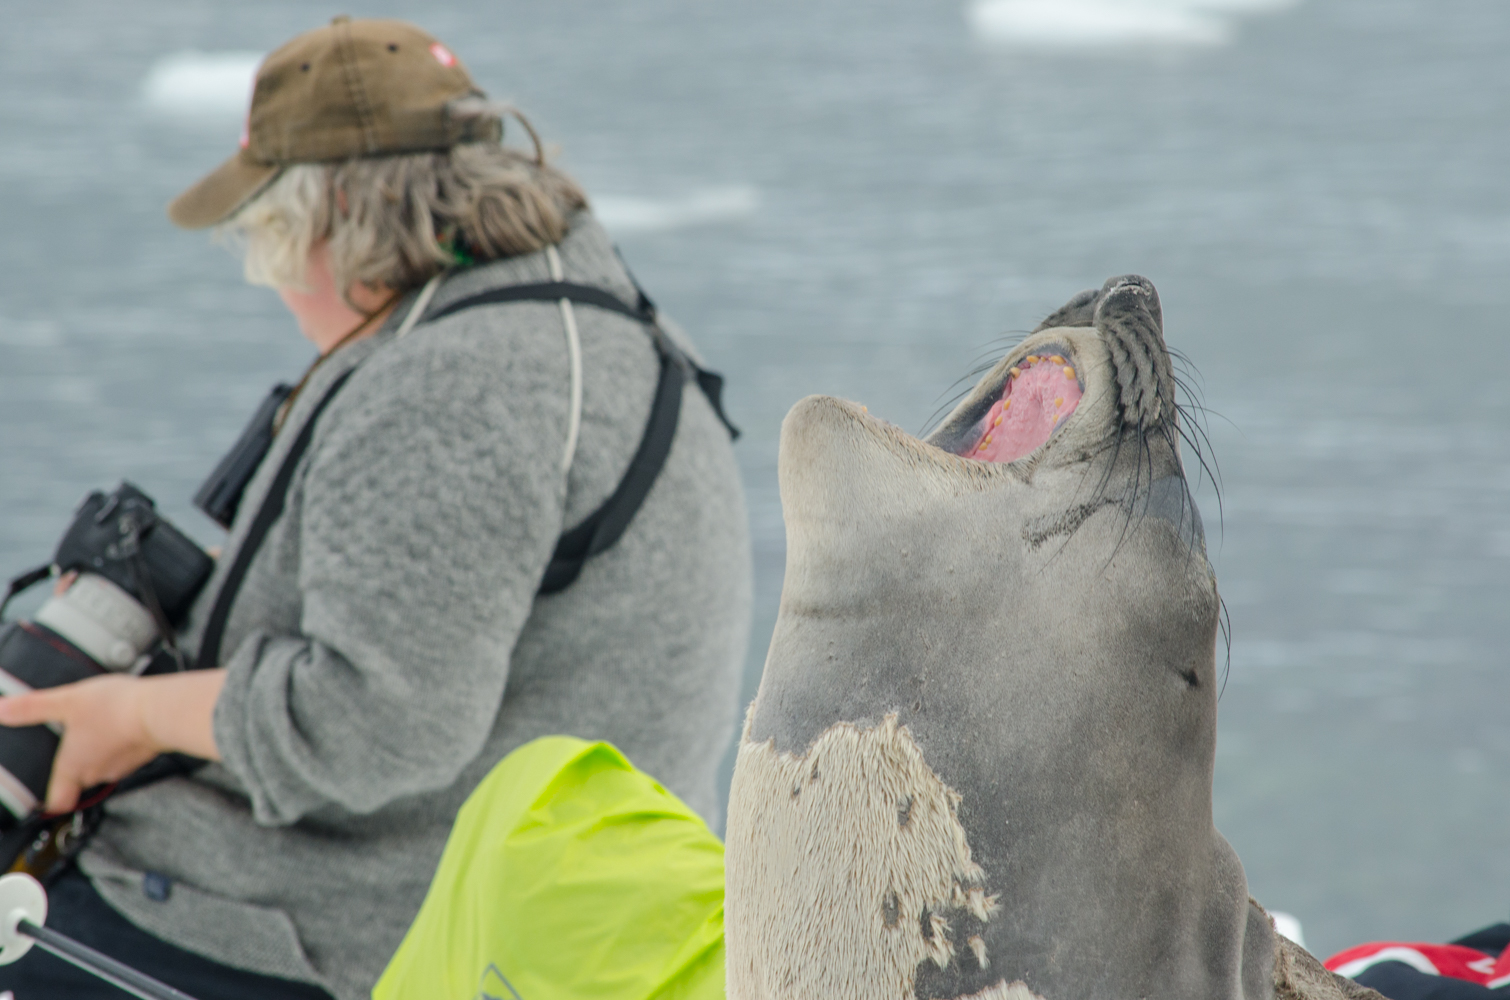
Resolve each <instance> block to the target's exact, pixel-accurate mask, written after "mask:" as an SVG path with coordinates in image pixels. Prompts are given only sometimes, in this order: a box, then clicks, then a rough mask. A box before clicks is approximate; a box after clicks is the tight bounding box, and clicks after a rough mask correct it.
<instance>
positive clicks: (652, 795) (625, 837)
mask: <svg viewBox="0 0 1510 1000" xmlns="http://www.w3.org/2000/svg"><path fill="white" fill-rule="evenodd" d="M352 919H357V920H359V919H361V914H352ZM505 980H507V982H505ZM509 983H511V984H512V985H513V987H514V989H515V990H517V991H518V994H519V996H520V997H521V998H522V1000H650V998H655V1000H714V998H721V997H722V996H723V995H724V849H723V844H722V843H720V842H719V840H718V838H717V837H715V836H714V835H713V833H712V832H711V831H710V830H709V829H708V827H707V825H706V824H705V823H704V822H703V821H702V819H700V818H699V817H698V816H697V814H696V813H694V812H692V810H690V809H688V808H687V807H686V806H685V805H683V804H682V803H681V801H680V800H678V799H677V798H676V796H674V795H672V794H671V793H670V792H668V791H666V789H664V788H662V787H661V786H660V785H659V784H658V783H657V782H656V781H655V779H653V778H651V777H650V776H649V775H646V774H644V773H642V772H640V771H637V770H635V769H634V766H633V765H632V764H630V763H629V761H628V760H626V759H625V758H624V755H623V754H621V753H619V751H618V750H616V749H614V748H613V747H612V746H609V745H608V744H607V743H587V742H584V741H582V740H578V739H572V738H570V737H565V736H547V737H545V738H543V739H538V740H535V741H534V742H532V743H527V744H525V745H524V746H522V747H520V748H519V749H517V750H515V751H514V752H513V753H511V754H509V755H508V756H507V757H505V758H504V759H503V760H502V761H501V762H500V763H499V764H498V766H497V767H495V768H494V769H493V770H492V772H491V773H490V774H489V775H488V776H487V778H486V779H485V780H484V781H483V782H482V784H481V785H479V786H478V787H477V790H476V791H475V792H473V793H472V795H471V797H470V798H468V799H467V802H466V804H465V805H464V806H462V809H461V813H460V814H459V815H458V816H457V818H456V825H455V826H454V827H452V829H451V837H450V839H449V840H448V841H447V842H446V849H445V853H444V854H443V855H442V856H441V861H440V868H439V869H438V870H437V872H436V874H435V879H434V880H433V881H432V882H431V884H430V892H429V894H428V895H427V896H426V897H425V902H424V905H423V906H422V907H420V911H419V916H418V917H416V918H415V920H414V923H413V925H412V926H410V928H409V933H408V934H407V935H406V936H405V937H404V941H403V943H402V944H401V945H400V946H399V949H398V952H397V953H396V954H395V955H394V956H393V960H392V961H391V962H389V963H388V968H387V969H386V970H384V972H383V976H382V978H381V979H380V980H378V984H377V986H376V987H375V988H374V989H373V991H372V996H373V1000H493V998H497V1000H513V995H512V994H511V992H510V991H509V989H508V984H509Z"/></svg>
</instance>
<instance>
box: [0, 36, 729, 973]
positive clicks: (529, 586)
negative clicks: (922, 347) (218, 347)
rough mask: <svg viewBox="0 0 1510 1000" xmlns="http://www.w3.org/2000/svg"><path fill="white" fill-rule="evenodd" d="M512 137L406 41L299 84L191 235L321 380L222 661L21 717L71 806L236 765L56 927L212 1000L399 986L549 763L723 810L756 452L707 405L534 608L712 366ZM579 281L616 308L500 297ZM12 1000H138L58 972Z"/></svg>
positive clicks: (129, 820)
mask: <svg viewBox="0 0 1510 1000" xmlns="http://www.w3.org/2000/svg"><path fill="white" fill-rule="evenodd" d="M501 132H502V128H501V123H500V120H499V118H498V117H497V115H496V113H495V112H494V111H493V110H491V109H490V107H489V106H488V104H487V102H486V101H484V100H483V99H482V98H481V95H480V94H479V92H478V91H477V90H476V88H475V86H474V85H473V84H472V81H471V79H470V77H469V76H468V75H467V73H466V70H465V69H464V67H462V65H461V64H460V63H459V62H458V61H457V60H456V58H455V56H453V55H452V54H451V52H450V51H449V50H448V49H446V48H445V47H444V46H443V45H441V44H440V43H439V42H437V41H435V40H434V39H433V38H431V37H430V36H429V35H426V34H425V33H424V32H422V31H419V30H418V29H416V28H414V27H412V26H410V25H406V24H403V23H401V22H394V21H350V20H346V19H337V20H336V21H335V22H333V23H332V24H331V25H329V26H327V27H325V28H321V29H319V30H316V31H313V32H310V33H308V34H306V35H302V36H300V37H299V38H296V39H294V40H293V41H291V42H289V43H288V44H287V45H285V46H284V47H282V48H280V49H279V50H278V51H276V52H274V53H273V54H272V55H270V56H269V57H268V58H267V60H266V61H265V62H264V64H263V66H262V68H261V69H260V70H259V73H258V79H257V85H256V90H255V92H254V96H253V99H252V106H251V112H250V115H249V118H248V128H247V133H246V135H245V136H244V137H243V140H242V149H241V151H240V152H239V153H238V154H237V155H236V156H235V157H233V158H232V159H231V160H230V161H229V162H227V163H226V164H224V165H223V166H222V167H221V168H219V169H218V170H216V171H215V172H213V173H212V174H210V175H209V176H208V177H206V178H205V179H204V180H203V181H201V182H200V183H199V184H197V185H195V187H193V188H191V189H190V190H189V191H187V192H186V193H185V194H184V195H182V196H181V197H180V198H179V199H178V200H177V201H176V202H175V203H174V204H173V206H172V207H171V208H170V215H171V216H172V218H173V219H174V221H175V222H177V223H179V224H180V225H185V226H189V227H202V226H209V225H217V224H218V225H222V226H224V227H226V228H228V229H229V230H231V231H232V232H234V233H237V234H240V235H241V236H242V237H243V238H244V240H245V248H246V272H247V277H248V278H249V279H250V280H252V281H254V282H258V283H263V284H268V285H272V286H274V287H276V288H277V289H278V291H279V294H280V296H281V297H282V299H283V301H284V303H285V304H286V305H287V306H288V308H289V310H290V312H291V313H292V314H293V315H294V317H295V319H296V320H297V322H298V325H299V328H300V329H301V331H303V333H304V335H305V336H306V337H308V338H309V339H310V340H311V341H313V342H314V344H315V345H316V347H317V348H318V349H319V351H320V358H319V359H318V361H317V362H316V364H315V366H314V367H313V368H312V370H311V371H310V372H309V373H308V374H307V376H306V378H305V380H304V382H303V383H302V385H301V386H300V387H299V389H298V390H297V391H296V393H295V394H294V396H293V398H292V399H291V400H290V401H289V402H288V403H287V404H286V405H285V406H284V409H283V412H282V420H281V425H280V427H279V429H278V432H277V436H276V438H275V440H274V442H273V445H272V448H271V450H270V451H269V453H268V454H267V456H266V458H265V459H264V460H263V461H262V463H261V465H260V466H259V467H258V470H257V473H256V474H255V476H254V477H253V478H252V479H251V481H250V483H249V484H248V485H247V487H246V490H245V494H244V498H243V499H242V501H241V503H240V505H239V508H238V511H237V514H236V518H235V521H234V522H233V524H232V526H231V530H230V534H229V537H228V540H227V544H226V547H225V552H224V554H223V555H222V556H221V558H220V560H219V565H218V568H217V571H216V575H215V577H214V578H212V580H211V582H210V584H209V586H208V587H207V588H206V590H205V592H204V593H203V594H202V595H201V597H200V599H199V602H198V604H197V605H196V609H195V611H194V613H193V615H192V617H191V622H190V625H189V626H188V627H187V628H186V629H185V632H184V635H183V636H182V637H181V638H182V644H183V645H184V646H185V647H186V648H187V649H188V650H190V651H191V652H193V651H195V650H196V649H197V651H198V655H199V665H200V666H202V667H206V668H207V669H202V670H196V671H190V672H186V673H182V674H171V675H165V676H156V677H147V678H132V677H123V676H110V677H105V678H101V679H98V680H94V681H88V682H84V683H81V684H77V685H72V686H69V687H66V688H57V689H52V690H49V691H45V692H36V693H33V694H29V695H23V696H19V697H15V698H9V699H3V700H0V723H4V724H7V725H25V724H34V723H36V722H38V721H44V720H45V721H50V722H54V723H58V724H61V725H62V726H63V727H64V736H63V742H62V747H61V749H60V752H59V754H58V757H57V761H56V764H55V767H54V772H53V778H52V784H51V787H50V789H49V794H48V801H49V806H50V807H51V808H53V809H67V808H69V807H71V806H72V805H73V804H74V803H75V801H76V799H77V797H78V793H79V790H80V789H82V788H87V787H89V786H92V785H95V784H98V783H101V782H105V781H111V780H115V779H118V778H120V777H122V776H124V775H126V774H128V773H131V772H132V771H134V770H135V769H136V768H137V767H139V766H141V765H142V764H144V763H146V762H147V761H149V760H151V759H152V758H154V757H156V756H157V755H158V754H161V753H164V752H168V751H176V752H181V753H186V754H190V755H193V756H195V757H199V758H203V759H205V760H207V761H211V762H213V763H211V764H209V765H208V766H205V767H203V768H202V769H200V770H198V771H195V772H193V773H192V774H190V775H187V776H180V777H176V778H172V779H170V780H165V781H161V782H158V783H156V784H153V785H150V786H148V787H146V788H143V789H140V790H137V791H133V792H130V793H126V794H121V795H118V796H116V797H115V798H113V799H111V800H110V801H109V803H108V806H107V814H106V818H105V820H104V822H103V824H102V826H101V827H100V829H99V832H98V833H97V835H96V836H95V838H94V839H93V841H92V842H91V844H90V846H89V847H88V849H87V850H86V851H85V852H84V853H83V855H82V856H81V859H80V864H79V869H80V872H79V873H72V874H70V875H68V876H65V877H64V878H63V879H62V880H61V881H60V882H59V883H58V884H57V885H56V886H55V887H54V889H53V893H52V906H53V909H52V913H51V915H50V917H49V923H51V924H53V925H55V926H57V927H59V928H60V929H61V930H63V931H65V932H67V933H71V934H74V935H75V936H77V937H79V938H81V939H83V940H85V941H86V942H88V943H92V944H94V945H95V946H96V947H99V948H101V950H104V951H106V952H107V953H111V954H114V955H116V956H117V957H120V958H122V959H123V960H126V961H128V962H130V963H131V964H134V965H136V966H137V967H139V968H142V969H143V971H146V972H148V973H150V974H152V975H155V976H157V977H159V978H161V979H164V980H166V981H168V982H169V983H171V984H173V985H175V986H178V987H179V988H180V989H184V990H186V991H188V992H190V993H195V992H198V993H200V994H201V995H203V996H204V997H205V998H206V1000H208V998H210V997H216V998H226V1000H231V998H240V997H245V998H253V997H272V996H278V997H328V996H334V997H338V998H341V1000H356V998H358V997H365V996H367V995H368V993H369V991H370V990H371V988H372V985H373V983H374V982H375V981H376V979H377V977H378V974H379V973H380V972H381V971H382V968H383V966H384V964H385V962H386V961H387V959H388V957H389V956H390V955H391V954H392V952H393V949H394V948H395V947H396V946H397V944H398V942H399V940H400V939H401V937H402V936H403V933H404V930H405V928H406V927H407V925H408V924H409V922H410V920H411V919H412V918H413V916H414V914H415V912H416V910H417V909H418V907H419V904H420V901H421V899H422V898H423V895H424V892H425V888H426V886H427V884H428V882H429V879H430V876H431V873H432V872H433V871H434V867H435V863H436V861H437V859H438V858H439V856H440V852H441V848H442V846H443V845H444V842H445V837H446V833H447V831H448V830H449V827H450V824H451V821H452V819H453V818H454V816H455V814H456V811H457V809H458V808H459V807H460V805H461V803H462V801H463V800H464V799H465V798H466V796H467V794H468V793H469V792H470V791H471V790H472V788H473V787H475V786H476V784H477V783H478V782H479V781H480V780H481V779H482V777H483V776H484V775H486V774H487V773H488V771H489V770H490V769H491V768H492V766H493V765H494V764H495V763H497V762H498V761H499V760H500V759H501V758H502V757H503V756H504V755H505V754H506V753H508V752H509V751H510V750H511V749H513V748H514V747H517V746H519V745H521V744H523V743H524V742H526V741H528V740H530V739H533V738H535V737H537V736H541V735H545V734H552V733H562V734H570V735H575V736H580V737H583V738H586V739H593V740H598V739H601V740H607V741H609V742H611V743H613V744H615V745H616V746H618V747H619V748H621V749H622V750H623V751H624V752H625V754H627V756H628V757H629V758H630V759H631V760H633V761H634V762H635V764H637V765H639V766H640V767H642V768H643V769H644V770H646V771H647V772H649V773H651V774H653V775H655V776H656V777H657V778H658V779H659V780H660V781H661V782H663V783H664V784H665V785H666V786H667V787H668V788H669V789H671V790H672V791H673V792H675V793H677V794H678V795H679V796H681V798H682V799H683V800H685V801H686V802H687V803H688V804H690V805H691V806H692V807H693V808H694V809H697V810H698V811H699V812H701V813H702V814H703V815H704V816H705V817H707V816H710V815H711V814H712V812H713V810H714V809H715V808H716V803H717V793H716V789H715V785H714V782H715V772H716V768H717V765H718V761H719V759H720V757H721V756H722V753H723V750H724V747H725V746H726V744H727V741H728V739H729V736H730V735H731V731H732V727H733V723H734V718H733V716H734V712H735V704H734V701H735V697H736V693H735V692H736V689H737V677H738V671H739V664H740V662H741V660H742V657H743V653H744V647H745V639H746V634H747V630H748V616H749V602H750V580H749V578H750V567H749V546H748V539H747V535H746V524H745V514H744V510H743V504H742V497H741V491H740V486H739V482H738V475H737V471H736V467H735V464H734V460H733V455H732V450H731V449H730V447H729V434H728V433H727V431H726V429H725V427H724V425H723V424H722V423H721V422H720V416H719V414H718V413H717V412H716V410H715V408H714V406H713V405H710V399H709V398H708V397H705V394H704V393H702V392H698V391H682V392H681V393H680V396H679V398H680V404H681V405H680V414H679V417H677V416H676V415H675V410H674V409H673V411H672V412H673V417H672V419H673V421H674V422H673V424H672V425H671V426H673V427H674V428H675V437H674V439H672V441H671V443H670V451H669V454H668V455H666V457H665V461H664V465H663V466H662V467H661V468H660V469H659V471H658V473H656V474H655V475H654V480H653V486H651V487H650V491H649V493H648V495H647V496H645V498H644V500H643V503H642V504H641V505H640V506H639V507H638V509H637V510H634V511H633V512H632V517H631V518H630V520H629V522H628V526H627V528H626V529H625V530H624V532H623V534H622V536H621V537H618V538H617V540H616V542H615V543H614V544H612V545H611V546H609V547H607V548H606V549H605V550H603V551H600V552H599V551H596V550H595V549H594V550H591V552H590V558H587V559H586V561H585V563H583V564H581V566H580V575H578V576H576V577H575V579H574V580H571V581H570V582H569V583H568V584H567V585H565V586H563V587H560V588H559V589H556V590H555V592H548V593H541V594H540V595H539V596H537V591H541V590H542V580H545V581H546V583H547V584H550V581H551V580H552V579H556V577H557V576H559V574H558V573H557V570H558V569H559V567H558V566H557V564H556V562H553V554H555V553H556V550H557V544H558V541H559V540H560V539H561V538H562V536H563V533H565V532H568V531H569V529H571V528H572V527H573V526H576V525H578V524H580V523H581V522H583V520H584V519H586V518H588V517H589V516H590V515H591V514H593V512H594V511H596V510H598V509H599V508H600V506H601V505H603V504H604V501H605V499H606V498H609V497H610V495H611V494H615V493H616V490H618V489H619V487H620V485H621V482H622V481H624V480H625V476H626V470H627V469H630V467H631V459H632V458H634V457H635V456H636V455H637V453H638V452H641V451H643V450H644V448H642V447H641V446H642V442H643V440H646V434H645V432H646V426H647V423H646V421H647V419H648V416H649V414H650V413H651V411H652V408H653V404H654V403H655V402H656V400H657V399H658V398H660V397H659V396H658V391H660V390H661V389H662V388H663V387H664V386H665V385H666V384H668V383H667V381H666V374H665V373H666V372H668V371H675V372H680V371H682V370H683V369H681V368H675V367H672V368H668V367H666V366H665V365H663V364H662V363H661V361H660V360H659V358H660V354H658V352H657V350H656V346H657V344H661V345H662V346H663V349H662V352H661V353H663V354H666V355H667V356H668V357H669V356H674V355H675V354H676V348H675V346H674V345H673V344H671V343H670V342H668V341H665V340H660V339H657V338H662V337H663V336H664V335H663V334H661V333H660V331H659V328H658V327H656V326H655V325H654V324H653V323H648V322H644V321H642V320H644V319H646V318H648V317H649V316H650V315H651V314H650V313H649V312H647V311H646V310H644V309H641V308H639V307H638V305H637V304H638V303H640V297H639V293H638V289H637V288H636V287H635V285H634V283H633V280H632V279H631V278H630V277H629V275H628V274H627V273H626V272H625V270H624V268H623V266H622V265H621V263H620V262H619V260H618V258H617V256H616V254H615V253H614V251H613V248H612V246H611V245H610V243H609V241H608V239H607V237H606V236H605V234H604V233H603V231H602V229H601V228H600V227H599V226H598V224H597V223H596V222H595V221H594V220H593V219H592V217H591V215H590V214H589V213H588V211H587V205H586V199H585V198H584V197H583V195H582V193H581V192H580V190H579V189H578V188H577V186H576V185H575V184H574V183H573V182H572V181H571V180H570V179H568V178H567V177H566V176H565V175H563V174H562V173H560V172H559V171H557V170H555V169H554V168H552V167H550V166H549V165H547V164H546V163H545V162H544V160H543V157H542V156H541V155H540V154H539V146H538V143H537V144H536V155H535V156H534V157H530V156H526V155H523V154H519V153H515V152H513V151H510V150H509V149H507V148H505V147H503V146H502V145H501V144H500V142H499V140H500V137H501ZM551 281H557V282H565V283H568V284H571V285H576V286H588V287H589V288H590V289H592V290H595V291H594V293H595V294H599V295H601V293H605V292H606V293H607V295H608V296H609V297H611V298H608V299H604V300H602V301H601V302H599V304H598V305H593V304H592V303H591V302H587V303H585V304H584V303H582V302H580V301H579V303H578V305H576V306H569V305H563V304H561V303H559V302H556V301H535V300H525V301H514V302H509V301H494V302H492V303H490V304H489V303H484V304H477V297H478V296H482V297H483V298H484V299H486V298H489V297H492V298H494V299H497V298H507V297H508V296H507V294H503V295H501V296H500V295H499V294H498V293H499V292H500V290H504V291H505V292H506V291H507V290H508V289H513V288H516V287H517V286H522V285H534V284H538V283H542V282H551ZM553 287H554V286H553ZM589 298H591V296H589ZM466 303H471V304H470V306H468V307H466V308H457V309H456V310H455V311H452V308H453V307H460V306H462V305H464V304H466ZM614 303H619V304H620V306H619V308H614ZM635 317H639V319H637V318H635ZM678 339H679V338H678ZM668 352H669V353H668ZM668 364H669V363H668ZM678 384H679V383H678ZM658 412H659V411H658ZM301 439H302V440H303V445H302V446H303V447H304V448H305V450H304V451H303V452H302V453H299V452H298V451H297V449H298V448H299V447H300V441H301ZM291 456H292V457H291ZM285 467H286V468H287V469H288V470H289V471H288V472H287V473H285V474H284V475H283V476H281V477H280V472H282V471H283V470H284V469H285ZM280 478H282V479H283V480H284V481H283V482H280V481H279V480H280ZM631 478H632V477H631ZM280 497H281V503H282V505H281V510H280V508H279V507H278V505H277V501H278V499H279V498H280ZM263 512H271V515H276V516H274V517H273V518H272V519H271V520H270V521H269V520H268V517H269V516H270V515H269V514H265V513H263ZM259 515H262V516H261V520H262V522H263V523H261V524H260V525H259V524H258V523H257V522H258V521H259ZM567 575H568V576H569V575H570V574H569V573H568V574H567ZM556 583H557V584H559V583H560V579H556ZM552 586H553V585H548V586H546V587H545V588H544V590H545V591H551V590H552ZM0 988H8V989H14V990H15V991H16V993H17V995H18V997H20V998H23V1000H37V998H46V997H62V996H68V997H87V996H93V995H96V993H95V992H91V991H97V995H99V996H100V997H102V998H103V997H106V996H113V995H115V994H113V993H112V992H110V990H111V988H109V987H105V986H103V984H96V983H91V982H89V981H88V980H87V978H77V977H76V974H74V973H72V972H71V971H70V970H69V969H68V968H67V967H66V966H63V965H62V964H61V963H58V962H56V961H55V960H51V959H49V958H48V957H47V956H42V955H40V954H38V953H34V954H33V955H32V956H28V958H27V959H26V960H25V961H23V962H21V963H19V964H18V965H16V966H12V967H10V968H9V969H5V970H0Z"/></svg>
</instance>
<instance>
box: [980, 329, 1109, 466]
mask: <svg viewBox="0 0 1510 1000" xmlns="http://www.w3.org/2000/svg"><path fill="white" fill-rule="evenodd" d="M1029 357H1030V360H1028V361H1024V362H1023V364H1022V365H1021V366H1020V368H1019V369H1018V371H1019V372H1020V374H1019V375H1017V376H1016V377H1014V378H1010V379H1008V380H1007V388H1006V392H1005V394H1004V396H1003V398H1001V399H999V400H997V401H996V403H995V404H994V405H993V406H992V407H991V412H990V413H987V414H986V423H985V433H983V434H982V435H981V436H980V439H979V440H978V441H976V443H975V446H974V447H972V448H971V449H970V450H969V451H967V452H966V453H965V457H966V458H974V459H978V460H979V461H982V462H1013V461H1016V460H1017V459H1019V458H1022V457H1023V456H1024V455H1027V454H1029V453H1031V452H1032V451H1033V450H1034V449H1035V448H1037V447H1038V446H1039V445H1041V444H1043V443H1044V442H1045V441H1047V440H1048V439H1049V435H1050V434H1052V433H1054V428H1055V427H1056V426H1058V424H1059V421H1061V420H1063V419H1064V418H1065V417H1068V416H1069V415H1070V414H1071V413H1074V412H1075V407H1076V406H1077V405H1078V404H1079V402H1080V383H1079V382H1078V381H1076V379H1075V370H1074V369H1073V368H1071V367H1070V366H1069V362H1067V361H1065V360H1064V359H1063V358H1060V357H1057V356H1056V357H1052V358H1040V357H1035V356H1031V355H1030V356H1029Z"/></svg>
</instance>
